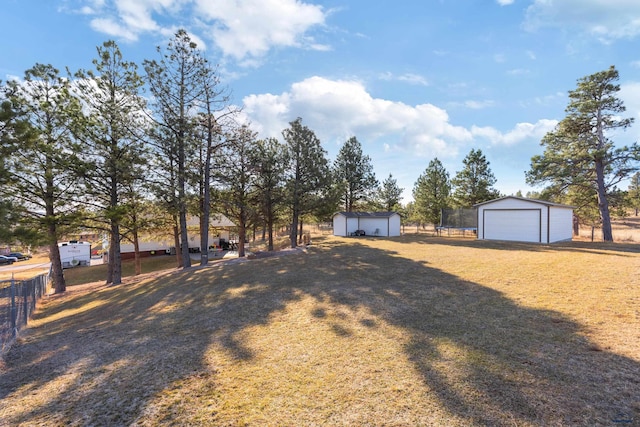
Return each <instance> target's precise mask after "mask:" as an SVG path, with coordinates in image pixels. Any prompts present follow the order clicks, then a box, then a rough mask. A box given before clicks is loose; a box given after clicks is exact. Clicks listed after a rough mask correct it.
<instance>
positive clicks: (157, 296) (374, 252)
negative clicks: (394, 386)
mask: <svg viewBox="0 0 640 427" xmlns="http://www.w3.org/2000/svg"><path fill="white" fill-rule="evenodd" d="M303 297H311V298H313V299H314V300H315V301H317V304H316V306H315V307H314V308H313V309H312V310H310V312H309V316H310V317H312V318H313V319H315V321H316V322H331V319H330V318H329V317H328V316H327V314H326V308H325V307H327V305H328V306H330V307H339V308H340V309H342V310H346V311H355V310H360V309H362V308H363V307H364V308H366V310H367V311H368V312H369V313H370V314H371V315H372V316H374V318H366V319H362V321H361V325H363V326H364V327H366V328H370V329H371V330H372V331H373V330H374V329H375V328H376V327H377V325H378V324H379V323H380V322H385V323H386V324H390V325H393V326H394V327H396V328H399V329H401V330H402V331H403V334H404V335H405V336H406V337H407V339H406V342H405V344H404V347H403V351H404V354H405V356H406V359H407V360H409V361H410V363H411V364H412V365H413V366H414V367H415V369H416V370H417V372H419V374H420V377H421V379H422V382H423V384H424V385H425V386H426V387H427V388H428V389H429V390H430V393H432V394H433V395H434V396H435V397H437V400H438V401H439V402H440V405H441V406H442V407H443V408H444V409H445V410H446V411H447V412H448V413H449V414H451V416H452V417H454V418H455V419H457V420H458V423H464V424H466V425H507V424H514V425H612V424H616V423H620V424H623V425H633V424H632V423H634V422H635V423H637V422H638V420H640V413H639V410H640V407H639V406H638V402H637V396H639V395H640V381H639V378H640V366H639V364H638V362H637V361H634V360H632V359H629V358H625V357H622V356H620V355H616V354H614V353H611V352H607V351H596V350H599V349H597V348H596V347H595V346H594V345H593V344H592V343H590V342H589V341H588V340H587V339H586V338H585V337H584V336H583V335H582V333H581V332H582V330H581V326H580V325H578V324H576V323H575V322H573V321H571V320H570V319H568V318H566V317H565V316H563V315H561V314H559V313H557V312H553V311H547V310H539V309H532V308H527V307H522V306H519V305H517V304H516V303H515V302H514V301H512V300H510V299H508V298H506V297H505V296H504V295H503V294H501V293H499V292H497V291H495V290H493V289H490V288H487V287H484V286H481V285H479V284H476V283H471V282H468V281H464V280H462V279H460V278H458V277H456V276H453V275H451V274H448V273H446V272H445V271H442V270H439V269H436V268H432V267H427V266H425V265H424V264H423V263H420V262H416V261H413V260H409V259H405V258H402V257H400V256H398V254H397V253H393V252H389V251H384V250H380V249H375V248H371V247H367V246H364V245H360V244H358V243H353V242H348V243H347V242H340V241H337V242H331V243H330V244H327V245H323V247H318V248H313V249H312V250H311V251H310V253H308V254H300V255H295V256H287V257H279V258H267V259H262V260H253V261H249V262H244V263H237V264H233V265H226V266H223V265H217V266H216V267H212V268H206V269H196V270H191V271H184V272H179V273H175V274H172V275H169V276H165V277H163V278H158V279H155V280H151V281H148V282H141V283H138V284H135V285H129V286H122V287H116V288H105V289H103V290H101V291H99V292H96V293H93V294H87V295H84V296H81V297H77V298H74V299H72V300H69V301H67V302H66V303H65V304H62V305H56V306H55V307H51V310H49V309H47V308H46V307H45V309H44V310H43V311H42V312H40V314H39V315H38V316H39V317H40V319H39V320H40V321H41V323H38V324H37V325H38V326H37V327H36V328H34V329H33V330H32V331H31V332H30V334H29V335H28V336H27V337H26V338H25V339H24V340H22V343H20V344H19V345H16V347H15V348H14V349H12V350H11V352H10V353H9V355H8V357H7V358H6V367H5V369H4V370H3V371H2V372H1V373H0V399H1V400H2V401H3V402H5V403H0V418H2V416H3V414H4V413H6V410H7V407H6V406H5V405H10V404H12V403H15V402H16V399H17V398H16V396H22V397H23V400H20V401H21V402H24V401H27V400H30V401H31V402H32V404H33V407H31V408H29V409H25V410H24V411H21V412H19V413H18V414H17V415H15V414H14V413H12V414H13V415H11V417H10V418H6V417H5V419H7V420H8V422H9V423H10V424H19V423H38V422H39V421H43V420H46V422H48V423H49V424H56V423H57V424H67V425H73V424H76V425H82V424H91V425H130V424H132V423H142V422H141V420H143V419H144V417H147V416H151V419H154V420H156V421H157V422H161V423H167V424H171V423H173V422H176V423H179V419H178V418H176V417H178V416H179V415H177V414H176V412H177V410H176V407H174V406H169V407H163V408H155V409H153V411H155V412H154V413H153V414H149V411H150V409H149V407H148V404H149V402H151V401H152V400H153V399H154V397H155V396H157V395H158V394H160V393H179V391H176V390H177V389H176V387H177V388H178V389H179V386H180V384H181V382H186V381H191V380H192V379H193V378H200V377H202V376H209V377H214V378H215V376H216V372H215V371H212V370H211V366H210V365H208V364H207V363H205V362H204V360H203V359H204V358H205V357H206V356H205V355H206V353H207V350H208V349H209V348H210V347H211V346H218V347H219V348H221V349H224V351H226V352H227V353H228V355H229V357H230V358H232V359H233V360H237V361H251V360H253V359H255V358H256V357H257V355H256V351H258V350H256V349H254V348H252V347H251V346H250V345H248V344H247V343H245V342H244V338H243V337H244V332H245V331H246V330H248V329H249V328H252V327H254V326H256V325H266V326H268V325H269V322H270V319H271V316H272V315H273V314H274V313H276V312H280V311H282V310H284V309H285V308H286V307H287V306H288V305H290V304H294V303H295V302H296V301H299V300H300V299H301V298H303ZM330 326H331V329H332V330H333V331H334V333H335V335H336V336H337V337H341V338H349V337H350V336H351V334H352V332H351V330H350V328H349V326H348V325H345V324H339V323H336V322H333V323H330ZM294 327H304V325H294ZM283 345H284V344H283ZM354 363H355V364H357V363H358V361H354ZM219 392H220V390H210V392H209V393H208V395H207V396H203V397H199V399H200V400H203V401H204V400H207V399H213V400H215V399H216V398H217V397H216V393H219ZM302 392H303V391H302ZM30 395H36V396H38V398H37V399H27V397H28V396H30ZM176 399H177V398H176ZM177 400H179V399H177ZM210 404H211V405H212V407H214V408H215V402H213V403H210ZM176 405H178V404H176ZM178 406H179V405H178ZM413 410H416V409H415V408H414V409H413ZM417 411H418V412H419V409H417ZM215 419H216V415H215V410H212V413H211V414H210V418H209V419H208V420H205V422H204V423H206V422H209V423H211V422H215ZM425 419H426V418H425ZM301 421H302V422H301V424H305V422H304V421H305V420H301ZM325 421H326V420H325ZM274 422H275V421H274ZM379 422H380V424H385V423H386V421H385V420H384V419H381V420H379ZM452 424H453V423H452Z"/></svg>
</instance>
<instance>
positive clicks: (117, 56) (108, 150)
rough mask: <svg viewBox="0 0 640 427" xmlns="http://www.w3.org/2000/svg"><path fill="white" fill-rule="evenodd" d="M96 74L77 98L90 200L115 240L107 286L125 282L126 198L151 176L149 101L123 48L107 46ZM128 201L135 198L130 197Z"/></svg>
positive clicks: (84, 74) (81, 79) (88, 75)
mask: <svg viewBox="0 0 640 427" xmlns="http://www.w3.org/2000/svg"><path fill="white" fill-rule="evenodd" d="M97 51H98V58H97V59H94V61H93V64H94V66H95V70H89V71H84V70H81V71H78V73H76V78H77V80H76V85H77V91H76V96H78V98H79V99H80V100H81V101H82V103H83V105H84V107H85V110H86V116H85V117H84V118H83V119H82V120H80V121H79V123H78V125H77V126H76V129H75V135H76V137H77V138H78V139H79V140H81V141H82V143H83V150H82V157H81V158H80V157H79V158H78V160H77V164H82V165H83V166H84V167H82V168H81V170H80V176H81V179H82V180H83V181H84V184H85V186H86V192H87V194H88V195H90V196H91V197H90V200H91V204H92V207H94V208H95V209H97V212H96V215H97V219H98V220H99V221H101V222H103V223H105V224H107V230H108V232H109V236H110V239H109V241H110V244H109V268H108V269H107V283H113V284H115V285H117V284H120V283H121V282H122V261H121V257H120V241H121V238H122V233H121V229H120V228H121V223H122V221H123V217H124V215H125V213H126V211H127V210H128V208H127V206H126V200H125V197H124V194H125V193H127V194H129V193H130V191H131V189H135V188H138V187H139V186H137V185H136V182H140V181H142V180H143V177H144V175H145V174H146V167H145V166H146V165H147V162H146V158H147V156H146V150H145V146H144V143H143V135H144V129H145V127H146V121H147V120H146V116H145V115H144V110H145V108H146V102H145V100H144V98H143V97H142V96H141V94H140V93H141V90H142V86H143V85H144V82H143V80H142V78H141V77H140V76H139V75H138V73H137V68H138V67H137V65H136V64H135V63H132V62H128V61H125V60H124V59H123V57H122V53H121V52H120V49H119V48H118V45H117V44H116V43H115V42H114V41H107V42H105V43H103V45H102V46H100V47H98V48H97ZM128 199H129V200H133V199H134V197H133V195H131V194H129V197H128Z"/></svg>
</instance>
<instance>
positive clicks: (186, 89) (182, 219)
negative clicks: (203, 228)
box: [144, 29, 208, 268]
mask: <svg viewBox="0 0 640 427" xmlns="http://www.w3.org/2000/svg"><path fill="white" fill-rule="evenodd" d="M158 52H159V53H160V54H161V58H160V60H159V61H155V60H152V61H150V60H146V61H144V68H145V71H146V73H147V83H148V85H149V89H150V91H151V94H152V95H153V102H152V105H153V107H154V113H155V114H154V117H155V119H156V121H157V124H158V126H159V127H160V128H161V129H160V130H159V131H157V132H156V136H158V137H159V138H158V139H157V140H158V142H159V147H160V150H159V151H158V154H159V155H161V156H163V157H165V158H166V159H167V161H168V162H174V165H175V183H174V184H175V187H173V188H166V191H167V192H168V193H171V192H173V193H174V194H173V197H174V199H175V205H176V206H175V207H176V210H177V220H178V228H179V238H180V244H179V248H180V249H179V251H180V253H181V255H182V258H181V260H182V265H183V267H185V268H188V267H191V258H190V256H189V236H188V230H187V205H188V196H189V194H188V193H189V191H188V190H189V184H190V183H193V181H194V180H197V178H194V177H193V175H192V174H191V170H190V169H189V168H188V163H190V162H191V161H194V160H195V158H197V151H198V150H197V144H196V137H197V135H198V131H197V127H198V120H197V119H196V117H195V115H194V114H195V113H196V112H197V111H198V107H200V106H201V105H202V102H203V99H204V98H205V95H204V91H205V84H204V79H205V78H206V77H207V73H208V66H207V61H206V59H205V58H204V57H203V55H202V52H201V51H200V50H198V48H197V45H196V43H195V42H193V41H192V40H191V38H190V37H189V35H188V34H187V32H186V31H185V30H182V29H181V30H178V32H177V33H176V34H175V37H174V38H173V39H172V40H171V41H170V42H169V44H168V45H167V49H166V52H164V53H163V51H162V49H161V48H158ZM176 249H178V248H176ZM205 249H206V248H205Z"/></svg>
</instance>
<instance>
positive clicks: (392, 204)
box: [376, 174, 403, 212]
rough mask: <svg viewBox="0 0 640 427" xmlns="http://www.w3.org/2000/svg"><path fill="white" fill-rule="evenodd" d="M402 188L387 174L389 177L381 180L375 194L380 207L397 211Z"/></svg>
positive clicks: (388, 210) (389, 210)
mask: <svg viewBox="0 0 640 427" xmlns="http://www.w3.org/2000/svg"><path fill="white" fill-rule="evenodd" d="M402 191H403V189H402V188H400V187H399V186H398V181H397V180H396V179H394V178H393V175H391V174H389V177H388V178H387V179H385V180H384V181H383V182H382V185H381V186H380V188H379V189H378V192H377V194H376V198H377V202H378V204H379V205H380V207H381V208H382V209H383V210H385V211H387V212H392V211H397V210H399V209H400V200H402Z"/></svg>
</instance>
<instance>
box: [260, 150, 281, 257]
mask: <svg viewBox="0 0 640 427" xmlns="http://www.w3.org/2000/svg"><path fill="white" fill-rule="evenodd" d="M253 165H254V168H255V173H256V177H255V187H256V199H257V204H258V206H259V209H260V212H261V215H262V217H263V218H264V222H265V224H266V228H267V234H268V243H267V248H268V250H269V251H273V228H274V225H275V221H276V218H277V215H278V211H279V210H280V209H281V208H282V205H283V201H284V197H285V188H284V185H283V183H284V173H285V168H286V165H287V152H286V147H285V146H284V145H283V144H281V143H280V142H278V140H277V139H276V138H267V139H264V140H260V141H258V142H257V144H256V146H255V148H254V150H253Z"/></svg>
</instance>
